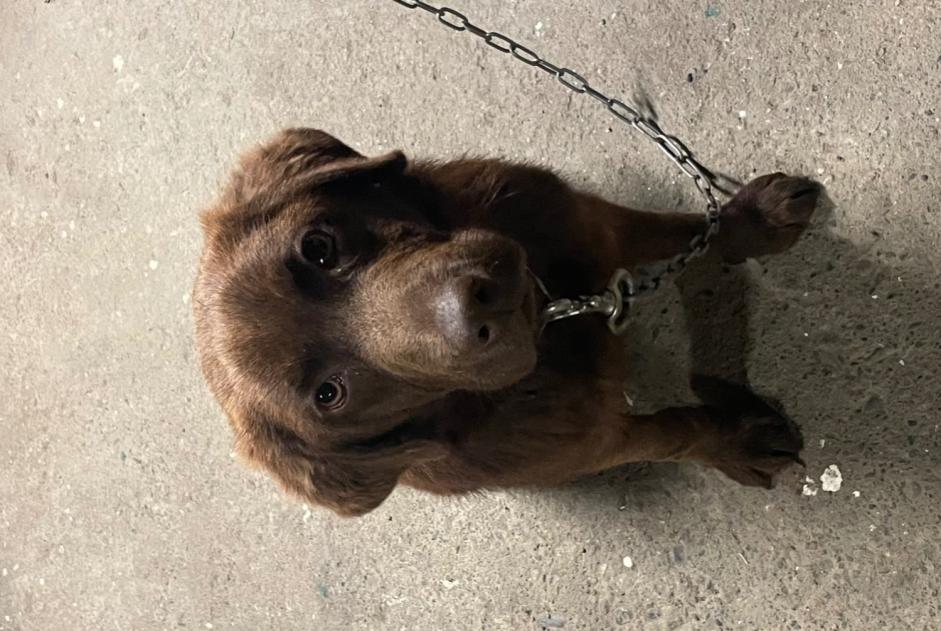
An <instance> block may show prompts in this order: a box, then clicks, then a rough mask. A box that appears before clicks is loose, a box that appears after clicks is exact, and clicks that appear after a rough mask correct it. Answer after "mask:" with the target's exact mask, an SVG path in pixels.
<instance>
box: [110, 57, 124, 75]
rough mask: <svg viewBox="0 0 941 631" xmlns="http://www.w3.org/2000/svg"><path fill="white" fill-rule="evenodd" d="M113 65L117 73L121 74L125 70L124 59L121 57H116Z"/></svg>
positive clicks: (112, 61) (112, 62)
mask: <svg viewBox="0 0 941 631" xmlns="http://www.w3.org/2000/svg"><path fill="white" fill-rule="evenodd" d="M111 65H112V66H114V71H115V72H121V71H122V70H124V57H122V56H121V55H115V56H114V59H112V60H111Z"/></svg>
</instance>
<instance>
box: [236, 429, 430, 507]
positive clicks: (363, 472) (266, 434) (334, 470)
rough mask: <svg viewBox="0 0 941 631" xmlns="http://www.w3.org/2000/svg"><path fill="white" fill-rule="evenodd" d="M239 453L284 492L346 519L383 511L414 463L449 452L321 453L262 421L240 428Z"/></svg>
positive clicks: (419, 446) (420, 446) (420, 444)
mask: <svg viewBox="0 0 941 631" xmlns="http://www.w3.org/2000/svg"><path fill="white" fill-rule="evenodd" d="M236 425H240V426H241V427H242V429H241V430H237V439H236V450H237V451H238V453H239V454H240V455H242V456H243V457H244V458H245V459H246V460H248V461H249V462H250V463H251V464H254V465H256V466H260V467H263V468H264V469H266V470H267V471H268V472H269V473H271V475H272V476H273V477H274V478H275V480H277V481H278V483H279V484H280V485H281V487H282V488H283V489H284V490H285V491H287V492H289V493H291V494H293V495H295V496H297V497H299V498H300V499H302V500H304V501H306V502H309V503H310V504H314V505H319V506H323V507H325V508H329V509H330V510H332V511H334V512H335V513H337V514H338V515H341V516H344V517H355V516H359V515H364V514H366V513H368V512H369V511H371V510H373V509H374V508H376V507H377V506H379V505H380V504H381V503H382V502H383V501H385V499H386V498H387V497H388V496H389V494H390V493H391V492H392V490H393V489H394V488H395V486H396V484H397V483H398V479H399V477H400V476H401V475H402V473H404V472H405V470H406V469H408V468H409V467H410V466H412V465H413V464H416V463H418V462H422V461H427V460H431V459H436V458H440V457H442V456H443V455H444V454H443V449H444V448H443V447H442V446H441V445H439V444H437V443H433V442H431V441H426V440H421V441H411V442H407V443H404V444H402V445H398V446H396V447H394V448H383V449H376V450H331V449H328V450H323V451H321V450H319V449H317V448H316V447H314V446H312V445H310V444H309V443H308V442H307V441H305V440H304V439H303V438H301V436H299V435H298V434H297V433H295V432H293V431H291V430H289V429H286V428H284V427H282V426H279V425H276V424H274V423H272V422H269V421H267V420H265V419H262V418H260V417H258V416H256V417H254V418H253V419H251V421H250V423H249V424H245V423H236Z"/></svg>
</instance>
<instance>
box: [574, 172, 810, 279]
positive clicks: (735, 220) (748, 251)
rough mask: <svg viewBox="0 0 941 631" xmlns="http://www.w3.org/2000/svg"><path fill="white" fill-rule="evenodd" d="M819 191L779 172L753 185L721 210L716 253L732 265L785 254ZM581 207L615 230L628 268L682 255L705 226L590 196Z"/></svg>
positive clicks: (685, 216) (694, 216) (692, 216)
mask: <svg viewBox="0 0 941 631" xmlns="http://www.w3.org/2000/svg"><path fill="white" fill-rule="evenodd" d="M821 190H822V189H821V186H820V185H819V184H817V183H816V182H813V181H812V180H809V179H806V178H801V177H788V176H786V175H784V174H783V173H772V174H770V175H763V176H761V177H759V178H756V179H754V180H752V181H751V182H749V183H748V184H746V185H745V186H744V187H743V188H742V189H741V190H740V191H739V192H738V193H737V194H736V195H735V197H734V198H733V199H732V200H731V201H730V202H729V203H727V204H725V205H724V206H723V209H722V222H721V229H720V232H719V235H718V237H717V238H716V240H715V249H716V250H718V252H719V254H720V255H721V256H722V258H723V259H725V260H726V261H727V262H730V263H739V262H741V261H743V260H745V259H746V258H750V257H756V256H764V255H767V254H776V253H778V252H783V251H784V250H786V249H788V248H789V247H791V246H792V245H794V243H795V242H796V241H797V239H798V237H799V236H800V235H801V233H802V232H803V231H804V229H806V228H807V225H808V224H809V222H810V218H811V216H812V215H813V212H814V209H815V208H816V205H817V199H818V197H819V194H820V191H821ZM580 205H581V207H582V208H583V209H584V211H585V213H586V215H590V216H594V217H598V216H601V217H603V219H604V221H605V222H606V223H607V225H608V226H610V227H611V228H612V229H613V231H614V234H613V236H614V239H615V241H616V246H615V250H616V252H617V254H616V256H617V257H618V261H619V262H620V263H621V264H623V265H626V266H634V265H642V264H644V263H651V262H654V261H659V260H664V259H668V258H670V257H672V256H674V255H676V254H679V253H680V252H683V251H685V250H686V249H687V248H688V247H689V244H690V241H691V240H692V239H693V238H694V237H695V236H696V235H698V234H701V233H702V232H703V230H704V228H705V225H706V224H705V220H704V219H703V217H702V215H700V214H699V213H694V212H688V213H677V212H651V211H642V210H632V209H630V208H625V207H623V206H618V205H616V204H612V203H610V202H607V201H605V200H603V199H601V198H599V197H595V196H592V195H585V194H582V195H581V197H580Z"/></svg>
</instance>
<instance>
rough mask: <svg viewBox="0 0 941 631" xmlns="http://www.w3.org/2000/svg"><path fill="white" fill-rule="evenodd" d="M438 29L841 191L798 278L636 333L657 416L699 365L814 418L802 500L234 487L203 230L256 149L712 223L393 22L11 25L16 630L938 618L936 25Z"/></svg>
mask: <svg viewBox="0 0 941 631" xmlns="http://www.w3.org/2000/svg"><path fill="white" fill-rule="evenodd" d="M454 4H455V5H457V7H458V8H461V9H464V10H465V11H466V12H467V13H469V14H470V15H471V16H472V17H473V18H474V19H475V20H476V21H478V22H479V23H481V24H483V25H486V26H489V27H491V28H495V29H499V30H502V31H505V32H507V33H510V34H513V35H516V36H518V37H519V38H520V39H521V40H522V41H524V42H526V43H528V44H530V45H531V46H532V47H533V48H535V49H537V50H539V51H542V52H544V54H546V55H547V56H550V57H551V59H553V60H555V61H557V62H558V63H561V64H564V65H568V66H570V67H572V68H574V69H576V70H579V71H580V72H582V73H583V74H585V75H586V76H587V77H589V78H590V79H591V80H592V81H593V82H595V83H596V85H598V86H600V87H604V88H607V89H610V90H611V91H612V92H613V93H614V94H618V95H624V96H629V95H630V92H631V89H632V86H633V85H634V83H635V81H637V80H639V81H640V82H641V83H642V84H643V85H644V86H645V87H646V89H647V91H648V92H649V93H650V94H651V95H652V96H653V97H654V99H655V100H656V102H657V104H658V105H659V107H660V109H661V114H662V122H663V124H664V126H665V127H666V128H667V129H669V130H672V131H675V132H676V133H678V134H680V135H681V136H682V137H683V138H684V139H686V140H687V141H688V143H689V145H690V146H691V147H693V148H694V149H695V150H697V151H698V153H699V155H700V156H701V158H702V159H703V160H704V161H705V162H706V163H707V164H709V165H711V166H713V167H715V168H718V169H720V170H726V171H729V172H731V173H734V174H737V175H739V176H741V177H750V176H751V175H753V174H755V173H762V172H768V171H772V170H776V169H781V170H785V171H788V172H800V173H807V174H811V175H815V176H816V177H818V178H819V179H821V180H822V181H824V182H825V183H826V184H827V185H828V187H829V191H830V195H831V197H832V199H833V203H834V208H833V209H832V211H831V212H830V213H829V214H826V215H823V214H822V215H821V217H820V220H819V221H818V225H817V226H816V227H815V228H814V230H813V231H812V232H811V233H810V234H809V235H808V237H807V238H806V239H805V240H804V241H803V242H802V243H801V244H800V245H799V246H798V247H797V248H796V249H795V250H793V251H792V252H791V253H789V254H787V255H785V256H782V257H778V258H775V259H770V260H767V261H760V262H751V263H749V264H747V265H745V266H744V267H741V268H738V269H735V270H732V271H729V272H725V273H723V272H721V271H720V270H718V269H715V268H708V269H706V268H700V269H699V270H696V271H694V272H693V273H692V274H691V275H690V276H689V277H687V278H686V279H684V281H683V283H681V288H680V289H678V288H677V287H675V286H670V287H668V288H665V289H664V290H663V291H662V293H661V294H660V295H659V296H657V297H656V298H655V299H654V300H653V301H651V302H649V303H645V304H644V305H643V306H642V307H641V308H640V309H639V312H638V319H637V322H636V323H635V326H634V328H633V329H632V331H631V332H630V333H629V335H628V338H627V343H629V344H631V345H632V349H633V355H634V356H635V359H634V363H633V366H634V368H635V369H636V373H637V378H636V380H634V381H633V382H632V383H631V384H629V385H628V393H629V395H630V396H631V397H632V398H633V399H634V400H635V401H636V403H637V405H638V406H645V405H646V406H652V405H655V404H657V403H660V402H669V401H671V400H675V399H676V398H678V397H683V396H685V394H684V392H683V383H684V380H685V375H686V373H687V372H688V370H689V369H690V367H691V366H696V367H700V368H702V367H706V368H709V367H711V368H713V369H718V370H721V371H725V372H728V373H735V374H741V373H742V372H743V370H744V369H747V372H748V374H749V376H750V378H751V381H752V383H753V385H754V387H755V388H756V389H758V390H760V391H762V392H765V393H768V394H770V395H773V396H775V397H777V398H779V399H780V400H781V401H782V402H783V404H784V405H785V406H786V408H787V409H788V411H789V412H790V413H791V415H792V416H793V417H794V418H795V419H796V420H797V421H798V422H799V423H800V424H801V425H802V426H803V428H804V432H805V436H806V438H807V443H808V447H807V451H806V456H805V458H806V460H807V463H808V469H807V471H806V474H805V473H804V472H799V471H795V472H793V473H791V474H790V475H787V476H785V477H784V478H783V479H782V480H781V482H780V484H779V486H778V488H777V489H775V490H774V491H771V492H766V491H762V490H755V489H745V488H741V487H739V486H736V485H735V484H734V483H731V482H729V481H728V480H726V479H724V478H722V477H721V476H720V475H718V474H716V473H713V472H711V471H705V470H700V469H698V468H695V467H691V466H683V467H680V466H665V465H655V466H649V467H635V468H631V469H626V470H620V471H615V472H612V473H609V474H606V475H602V476H599V477H596V478H592V479H589V480H585V481H582V482H579V483H577V484H574V485H571V486H569V487H567V488H562V489H558V490H554V491H546V492H511V493H493V494H489V495H485V496H479V497H470V498H463V499H454V500H440V499H433V498H431V497H428V496H423V495H420V494H418V493H415V492H412V491H408V490H399V491H397V492H396V493H394V494H393V496H392V498H391V499H390V500H389V501H388V502H387V503H386V504H384V505H383V506H382V507H381V508H380V509H379V510H377V511H375V512H374V513H372V514H370V515H369V516H367V517H365V518H362V519H358V520H352V521H349V520H341V519H339V518H336V517H334V516H332V515H331V514H328V513H326V512H323V511H320V510H309V509H307V508H305V507H304V506H302V505H300V504H298V503H296V502H294V501H292V500H289V499H286V498H285V497H282V496H281V495H280V494H279V493H278V492H277V491H276V488H275V486H274V484H273V483H272V482H271V481H270V480H269V479H268V478H267V477H265V476H264V475H262V474H260V473H255V472H251V471H248V470H246V469H245V468H243V467H242V466H240V465H238V464H237V463H236V462H235V461H233V459H232V457H231V454H230V451H231V438H230V433H229V430H228V428H227V426H226V423H225V421H224V419H223V417H222V415H221V413H220V412H219V410H218V409H217V407H216V406H215V404H214V403H213V401H212V400H211V399H210V397H209V396H208V394H207V392H206V389H205V387H204V385H203V382H202V380H201V377H200V375H199V374H198V371H197V368H196V365H195V361H194V356H193V348H192V346H193V345H192V323H191V317H190V305H189V304H188V300H189V298H188V296H189V290H190V284H191V281H192V278H193V270H194V265H195V261H196V257H197V255H198V251H199V248H200V233H199V227H198V225H197V222H196V213H197V211H198V210H199V209H200V208H201V207H203V206H204V205H206V204H207V203H208V202H209V201H210V200H211V199H212V197H213V194H214V192H215V191H216V190H217V187H218V185H219V183H220V182H221V181H222V179H223V178H224V177H225V175H226V172H227V169H228V168H229V166H230V165H231V164H232V162H233V159H234V157H235V155H236V154H237V152H238V151H240V150H241V149H243V148H245V147H247V146H248V145H250V144H252V143H254V142H257V141H259V140H261V139H263V138H265V137H266V136H267V135H268V134H270V133H271V132H273V131H274V130H276V129H277V128H280V127H283V126H287V125H310V126H317V127H321V128H324V129H326V130H330V131H331V132H333V133H335V134H336V135H337V136H339V137H340V138H343V139H345V140H346V141H347V142H349V143H350V144H352V145H353V146H355V147H357V148H359V149H360V150H362V151H364V152H367V153H372V152H378V151H384V150H387V149H391V148H399V147H400V148H403V149H405V150H406V151H407V152H409V153H411V154H412V155H425V156H440V157H447V156H454V155H458V154H461V153H463V152H470V153H476V154H484V155H488V156H490V155H502V156H507V157H511V158H520V159H528V160H532V161H534V162H536V163H540V164H545V165H549V166H552V167H556V168H558V169H560V170H561V171H562V172H563V173H564V174H566V175H567V176H568V177H570V178H571V179H572V180H573V181H575V182H576V183H578V184H580V185H583V186H587V187H590V188H593V189H595V190H597V191H599V192H602V193H604V194H605V195H607V196H609V197H611V198H614V199H617V200H619V201H622V202H624V203H631V204H634V205H636V206H648V207H673V206H677V205H686V206H687V207H689V208H691V209H693V210H698V208H699V207H698V206H696V205H692V204H691V202H694V201H695V198H694V197H693V195H692V190H693V189H692V187H691V185H690V183H689V182H688V181H680V180H678V179H677V177H676V172H675V171H674V170H671V168H670V166H669V165H668V164H667V162H666V161H665V160H664V159H663V157H662V156H661V155H660V153H659V152H658V151H656V150H655V149H654V148H653V147H652V146H650V145H648V144H644V142H643V141H642V140H641V139H639V138H638V137H637V136H636V135H635V134H632V133H629V132H628V131H626V130H623V129H621V128H620V127H619V126H618V125H617V124H616V121H614V120H613V119H611V118H610V117H608V116H606V115H605V114H604V113H603V112H602V111H600V110H599V108H597V107H595V106H594V104H593V103H592V102H590V101H589V100H588V99H586V98H575V97H574V96H573V95H570V94H569V93H567V92H566V91H565V90H564V89H562V88H561V87H560V86H558V85H556V84H554V83H553V82H552V81H550V80H549V79H548V78H547V77H545V76H543V75H541V74H539V73H536V72H535V71H533V70H531V69H528V68H526V67H524V66H522V65H521V64H514V63H510V60H509V59H508V58H504V57H502V56H500V55H499V54H498V53H496V52H494V51H491V50H489V49H488V48H487V47H486V46H483V45H481V44H480V43H478V42H477V41H473V40H472V39H471V38H470V37H467V36H461V35H458V34H453V33H451V32H449V31H447V30H446V29H444V28H442V27H440V26H439V25H437V24H435V23H434V20H433V19H432V18H431V17H430V16H427V15H424V14H421V13H420V12H418V11H414V12H409V11H407V10H405V9H402V8H400V7H398V6H397V5H395V4H394V3H392V2H375V1H373V2H369V1H366V0H358V1H344V2H293V1H290V2H283V3H261V2H235V1H232V2H223V3H205V2H187V3H183V2H169V1H160V0H142V1H141V2H136V3H133V5H132V4H128V3H124V2H82V1H80V0H46V2H40V1H39V0H6V1H5V2H4V3H3V7H2V8H0V95H2V97H0V108H2V109H0V163H2V167H0V200H2V204H0V226H2V228H0V266H2V269H3V276H2V283H3V291H2V296H3V297H2V299H0V317H2V322H3V329H4V330H3V334H2V335H0V339H2V341H0V363H2V365H3V374H4V379H3V382H2V385H0V432H2V434H0V436H2V437H0V568H2V576H0V629H2V630H20V629H22V630H27V629H29V630H32V629H40V630H59V629H70V630H76V631H78V630H86V629H88V630H92V629H94V630H97V629H135V630H150V629H177V628H186V629H245V630H255V629H318V630H319V629H325V630H344V631H345V630H355V629H370V630H373V629H408V630H429V631H431V630H450V629H486V630H502V629H509V630H514V631H515V630H520V629H522V630H525V629H535V630H537V631H538V629H540V628H541V627H543V626H544V627H548V628H564V629H566V630H604V629H632V630H634V629H718V628H741V629H762V630H767V629H839V630H841V631H842V630H846V629H863V630H870V629H912V630H916V629H929V628H933V629H937V628H939V626H938V625H939V624H941V623H939V622H938V617H939V616H941V611H939V609H941V607H939V603H941V593H939V592H941V574H939V573H941V547H939V546H941V525H939V523H941V477H939V476H941V473H939V472H941V466H939V465H941V431H939V422H941V414H939V412H941V396H939V394H938V392H939V387H941V385H939V379H941V374H939V369H941V333H939V326H938V319H939V314H941V284H939V280H938V277H939V272H941V253H939V247H941V169H939V163H941V161H939V158H938V156H939V148H941V136H939V129H941V122H939V117H941V43H939V42H941V5H939V3H938V2H937V1H936V0H862V1H858V2H855V1H854V2H822V1H813V0H808V1H801V2H794V1H788V2H785V1H783V0H748V1H746V0H717V1H716V2H713V3H711V4H709V3H706V2H686V1H683V0H670V1H669V2H663V1H662V0H661V1H657V2H654V1H653V0H621V1H617V2H615V1H610V0H597V1H591V2H583V1H578V2H576V1H575V0H571V1H569V0H566V1H564V2H563V1H555V0H553V1H550V0H517V1H506V2H498V1H496V0H493V1H489V2H479V1H477V2H468V1H458V0H455V2H454ZM833 464H835V465H837V466H838V468H839V469H840V471H841V473H842V476H843V479H844V481H843V485H842V488H841V489H840V490H839V491H837V492H827V491H824V490H823V489H822V488H821V483H820V480H819V477H820V475H821V474H822V473H823V471H824V469H825V468H826V467H828V466H829V465H833ZM804 475H807V476H809V477H810V478H811V479H812V480H813V484H807V492H808V493H810V492H813V491H816V495H804V494H802V489H803V486H804V484H805V482H804ZM625 557H630V558H631V560H632V565H633V567H630V568H628V567H625V562H624V558H625Z"/></svg>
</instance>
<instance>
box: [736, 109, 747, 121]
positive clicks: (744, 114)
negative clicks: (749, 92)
mask: <svg viewBox="0 0 941 631" xmlns="http://www.w3.org/2000/svg"><path fill="white" fill-rule="evenodd" d="M746 116H748V112H746V111H745V110H739V111H738V117H739V118H742V119H744V118H745V117H746Z"/></svg>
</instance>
